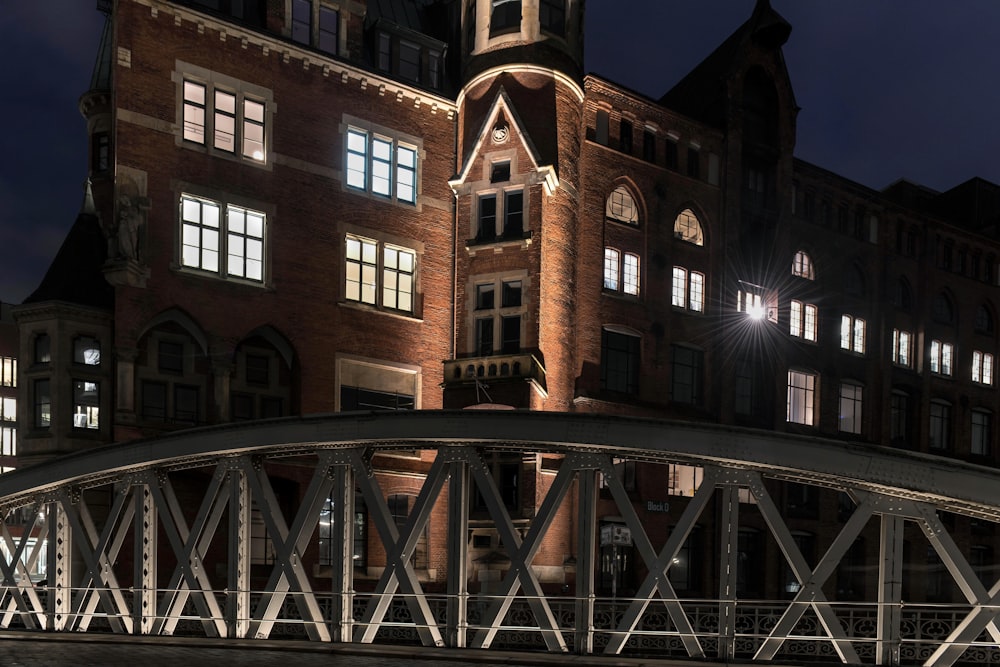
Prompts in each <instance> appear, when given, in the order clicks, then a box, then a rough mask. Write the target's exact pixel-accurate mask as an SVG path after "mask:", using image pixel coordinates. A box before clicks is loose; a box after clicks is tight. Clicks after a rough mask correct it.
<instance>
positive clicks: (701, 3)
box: [0, 0, 1000, 303]
mask: <svg viewBox="0 0 1000 667" xmlns="http://www.w3.org/2000/svg"><path fill="white" fill-rule="evenodd" d="M5 4H6V5H8V6H5V7H4V11H3V12H0V41H2V43H3V44H4V45H5V47H6V48H5V51H6V53H7V56H8V58H9V60H8V61H7V63H6V64H5V66H4V67H3V68H0V90H3V91H4V92H3V104H2V105H0V121H3V123H2V126H3V128H4V130H5V131H4V132H0V152H2V154H4V155H7V156H8V159H6V160H4V161H2V162H0V252H2V255H0V301H4V302H9V303H19V302H20V301H21V300H22V299H24V298H25V297H26V296H27V295H28V294H29V293H30V292H31V291H32V290H33V289H34V288H35V287H36V286H37V285H38V282H39V281H40V280H41V278H42V275H44V272H45V269H46V268H47V267H48V264H49V262H50V261H51V259H52V257H53V256H54V254H55V252H56V250H58V248H59V244H60V243H61V242H62V239H63V236H64V235H65V233H66V230H67V229H68V228H69V225H70V224H71V223H72V221H73V219H74V218H75V216H76V213H77V211H78V210H79V206H80V201H81V199H82V192H83V190H82V184H83V181H84V179H85V178H86V160H85V154H86V138H85V127H84V122H83V119H82V118H81V116H80V114H79V112H78V111H77V101H78V99H79V96H80V94H82V93H83V92H84V91H85V90H86V88H87V86H88V84H89V81H90V74H91V70H92V67H93V61H94V56H95V54H96V50H97V43H98V39H99V36H100V31H101V25H102V20H103V17H102V16H101V15H100V14H99V13H98V12H97V11H96V9H95V5H96V1H95V0H47V1H46V2H41V1H39V0H16V1H14V0H12V1H11V2H7V3H5ZM753 5H754V0H587V34H586V48H587V64H586V68H587V70H588V71H591V72H594V73H596V74H599V75H601V76H603V77H605V78H607V79H611V80H612V81H616V82H619V83H621V84H623V85H625V86H628V87H629V88H632V89H633V90H636V91H638V92H640V93H643V94H646V95H648V96H650V97H653V98H657V97H659V96H660V95H661V94H662V93H664V92H666V91H667V90H668V89H669V88H670V87H671V86H673V84H675V83H676V82H677V81H678V80H680V78H681V77H682V76H683V75H684V74H685V73H687V72H688V71H689V70H690V69H691V68H692V67H694V66H695V65H696V64H697V63H698V62H699V61H701V60H702V59H703V58H704V57H705V56H707V55H708V54H709V53H710V52H711V51H712V50H713V49H714V48H715V47H716V46H717V45H718V44H719V43H721V42H722V41H723V40H724V39H725V38H726V37H727V36H728V35H729V34H731V33H732V32H733V31H734V30H735V29H736V28H737V27H738V26H739V25H740V24H741V23H742V22H743V21H745V20H746V19H747V18H748V17H749V16H750V13H751V12H752V10H753ZM772 5H773V6H774V8H775V9H776V10H777V11H778V12H780V13H781V14H782V15H783V16H785V18H786V19H788V21H789V22H790V23H791V24H792V27H793V29H792V35H791V38H790V39H789V41H788V44H786V45H785V49H784V53H785V60H786V62H787V65H788V69H789V72H790V75H791V77H792V85H793V86H794V89H795V95H796V101H797V102H798V104H799V106H800V107H801V109H802V111H801V112H800V114H799V117H798V144H797V148H796V154H797V155H798V157H800V158H802V159H805V160H808V161H810V162H813V163H815V164H818V165H819V166H821V167H824V168H826V169H829V170H831V171H833V172H836V173H838V174H841V175H843V176H846V177H848V178H851V179H853V180H855V181H858V182H860V183H862V184H864V185H867V186H869V187H873V188H882V187H884V186H886V185H888V184H890V183H892V182H893V181H895V180H896V179H898V178H908V179H910V180H913V181H916V182H919V183H922V184H924V185H927V186H930V187H932V188H935V189H947V188H950V187H951V186H953V185H957V184H958V183H961V182H962V181H965V180H967V179H969V178H971V177H972V176H981V177H983V178H985V179H987V180H990V181H993V182H997V183H1000V131H998V130H997V127H996V126H997V123H998V119H1000V85H998V84H997V82H996V80H997V78H998V74H1000V39H997V36H996V35H997V26H1000V1H998V0H961V1H960V2H958V1H956V2H944V1H942V0H836V2H833V1H828V2H819V1H816V0H772Z"/></svg>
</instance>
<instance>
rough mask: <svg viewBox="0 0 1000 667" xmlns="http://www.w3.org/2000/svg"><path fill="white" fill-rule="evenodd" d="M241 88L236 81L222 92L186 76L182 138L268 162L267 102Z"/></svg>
mask: <svg viewBox="0 0 1000 667" xmlns="http://www.w3.org/2000/svg"><path fill="white" fill-rule="evenodd" d="M238 88H239V82H235V81H234V82H233V87H232V88H222V87H216V86H215V85H214V84H209V83H206V82H204V81H198V80H195V79H192V78H188V77H186V76H185V78H184V81H183V84H182V86H181V93H182V95H183V103H182V106H183V110H182V116H183V129H182V132H181V136H182V137H183V139H184V141H188V142H191V143H195V144H201V145H203V146H206V147H208V148H210V149H214V150H215V151H220V152H222V153H229V154H232V155H235V156H238V157H241V158H245V159H247V160H251V161H253V162H265V161H266V157H267V154H266V142H265V139H266V136H265V127H266V125H267V114H266V112H267V108H266V104H267V100H265V99H264V98H263V97H253V96H251V95H248V94H245V93H244V92H243V91H241V90H239V89H238ZM209 137H211V139H209Z"/></svg>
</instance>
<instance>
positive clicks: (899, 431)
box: [889, 389, 910, 443]
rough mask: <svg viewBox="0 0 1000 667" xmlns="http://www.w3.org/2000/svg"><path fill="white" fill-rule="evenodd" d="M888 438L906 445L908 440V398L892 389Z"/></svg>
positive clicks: (904, 393)
mask: <svg viewBox="0 0 1000 667" xmlns="http://www.w3.org/2000/svg"><path fill="white" fill-rule="evenodd" d="M889 438H890V439H891V440H892V442H894V443H906V442H907V441H908V440H909V438H910V396H909V394H907V393H906V392H903V391H899V390H898V389H894V390H893V392H892V395H891V396H890V397H889Z"/></svg>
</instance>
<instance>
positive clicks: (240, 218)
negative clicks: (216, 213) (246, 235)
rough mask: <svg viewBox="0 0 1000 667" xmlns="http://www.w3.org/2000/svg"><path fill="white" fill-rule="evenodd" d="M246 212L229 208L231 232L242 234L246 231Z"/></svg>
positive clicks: (233, 207)
mask: <svg viewBox="0 0 1000 667" xmlns="http://www.w3.org/2000/svg"><path fill="white" fill-rule="evenodd" d="M245 226H246V223H245V212H244V211H243V209H241V208H236V207H235V206H232V207H230V208H229V231H231V232H235V233H237V234H242V233H243V231H244V229H245Z"/></svg>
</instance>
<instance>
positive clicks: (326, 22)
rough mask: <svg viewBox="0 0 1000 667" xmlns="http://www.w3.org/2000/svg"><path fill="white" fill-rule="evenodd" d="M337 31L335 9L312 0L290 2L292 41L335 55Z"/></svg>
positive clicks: (337, 24) (338, 19) (338, 29)
mask: <svg viewBox="0 0 1000 667" xmlns="http://www.w3.org/2000/svg"><path fill="white" fill-rule="evenodd" d="M316 5H319V6H318V7H317V6H316ZM314 12H315V13H314ZM317 19H318V20H317ZM339 31H340V16H339V14H338V13H337V10H336V9H334V8H332V7H327V6H326V5H323V4H319V3H317V2H314V1H313V0H292V39H293V40H294V41H296V42H298V43H299V44H306V45H309V46H314V47H316V48H317V49H319V50H320V51H323V52H325V53H332V54H334V55H336V53H337V35H338V33H339Z"/></svg>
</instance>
